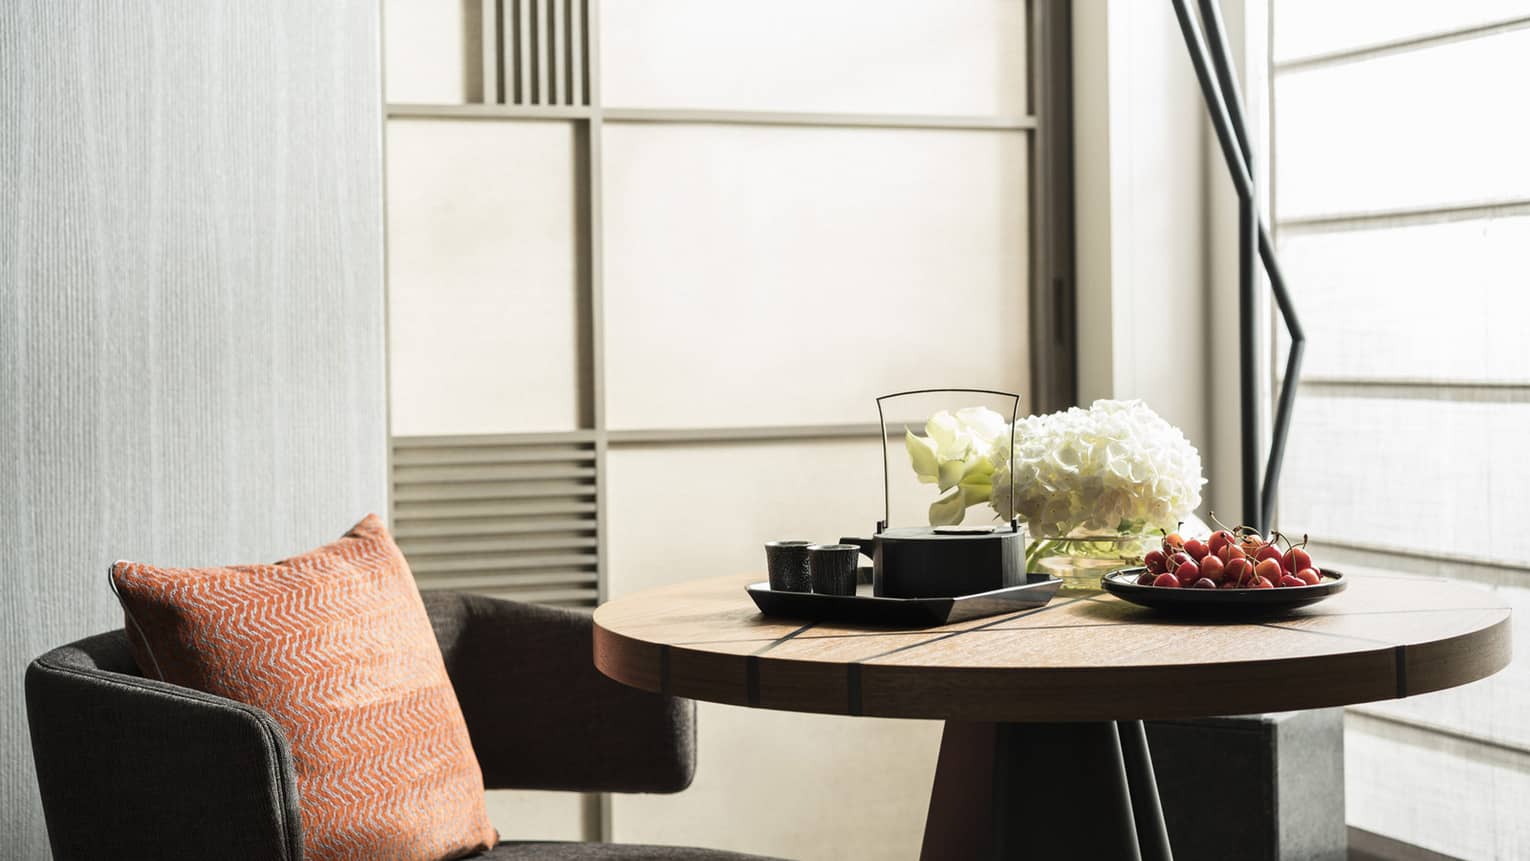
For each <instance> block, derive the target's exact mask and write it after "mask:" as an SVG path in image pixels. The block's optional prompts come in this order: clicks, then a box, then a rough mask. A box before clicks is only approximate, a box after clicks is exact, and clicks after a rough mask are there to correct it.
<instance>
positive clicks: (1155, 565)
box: [1142, 550, 1169, 574]
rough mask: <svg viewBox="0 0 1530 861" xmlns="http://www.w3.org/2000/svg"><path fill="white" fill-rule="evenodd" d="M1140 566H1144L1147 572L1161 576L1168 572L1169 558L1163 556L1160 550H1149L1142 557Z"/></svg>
mask: <svg viewBox="0 0 1530 861" xmlns="http://www.w3.org/2000/svg"><path fill="white" fill-rule="evenodd" d="M1142 564H1143V565H1146V566H1147V570H1149V571H1151V572H1153V573H1154V574H1162V573H1163V572H1165V571H1167V570H1169V567H1168V565H1169V557H1168V556H1165V555H1164V552H1163V551H1162V550H1149V551H1148V552H1147V554H1146V555H1144V556H1143V557H1142Z"/></svg>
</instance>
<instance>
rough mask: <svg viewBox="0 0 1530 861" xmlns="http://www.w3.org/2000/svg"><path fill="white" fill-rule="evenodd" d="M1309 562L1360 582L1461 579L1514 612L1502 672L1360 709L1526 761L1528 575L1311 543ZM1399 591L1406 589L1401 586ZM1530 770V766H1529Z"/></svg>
mask: <svg viewBox="0 0 1530 861" xmlns="http://www.w3.org/2000/svg"><path fill="white" fill-rule="evenodd" d="M1310 546H1311V548H1312V555H1313V558H1314V559H1316V560H1317V561H1318V564H1319V565H1326V566H1328V567H1332V568H1335V569H1338V570H1340V571H1343V572H1344V574H1345V575H1346V576H1351V577H1357V578H1364V577H1371V576H1385V577H1388V578H1398V577H1402V576H1408V575H1418V576H1421V577H1426V578H1427V577H1450V578H1453V579H1462V580H1466V581H1467V582H1470V583H1472V584H1473V585H1475V586H1478V587H1480V588H1483V589H1487V590H1490V591H1491V592H1492V593H1493V594H1494V596H1496V597H1497V598H1498V599H1500V600H1502V601H1504V602H1505V603H1507V604H1508V605H1509V607H1510V608H1511V609H1512V611H1513V616H1512V617H1511V621H1512V624H1513V625H1514V627H1515V628H1516V629H1517V630H1515V631H1514V645H1513V648H1514V654H1513V660H1512V662H1511V663H1510V664H1509V666H1508V667H1506V668H1505V669H1504V670H1503V671H1502V672H1500V673H1498V674H1497V675H1494V676H1490V677H1488V678H1486V679H1483V680H1482V681H1479V682H1473V683H1472V684H1469V685H1464V686H1462V687H1459V688H1450V689H1449V690H1444V691H1436V692H1434V693H1429V694H1421V695H1419V696H1414V697H1409V698H1407V699H1403V700H1385V701H1382V702H1377V703H1367V704H1365V705H1363V706H1359V707H1358V708H1359V710H1360V711H1362V712H1364V713H1366V714H1379V715H1381V716H1383V717H1393V718H1397V719H1399V720H1404V721H1411V722H1415V723H1419V724H1423V725H1428V726H1435V727H1443V728H1445V729H1447V730H1449V731H1450V732H1454V733H1461V734H1466V735H1469V736H1471V737H1473V738H1476V739H1481V740H1483V741H1485V742H1488V743H1490V744H1496V745H1500V746H1508V747H1514V748H1519V749H1521V750H1523V751H1524V755H1525V756H1526V758H1527V760H1530V722H1526V721H1525V720H1524V719H1523V716H1524V715H1526V714H1530V571H1518V570H1514V569H1508V568H1492V567H1488V566H1470V565H1461V564H1459V563H1454V562H1450V561H1436V560H1431V559H1419V558H1411V557H1398V556H1389V555H1387V554H1385V553H1378V552H1372V551H1363V550H1353V549H1350V548H1345V547H1337V546H1333V545H1330V544H1324V543H1322V542H1321V541H1314V542H1313V543H1312V544H1311V545H1310ZM1398 586H1399V588H1405V586H1404V584H1403V583H1399V584H1398ZM1527 764H1530V762H1527Z"/></svg>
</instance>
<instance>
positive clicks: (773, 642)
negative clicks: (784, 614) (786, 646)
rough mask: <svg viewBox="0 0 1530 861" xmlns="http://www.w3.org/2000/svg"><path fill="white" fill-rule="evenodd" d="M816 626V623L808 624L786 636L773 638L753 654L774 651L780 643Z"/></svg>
mask: <svg viewBox="0 0 1530 861" xmlns="http://www.w3.org/2000/svg"><path fill="white" fill-rule="evenodd" d="M816 624H818V623H817V622H809V623H807V624H806V625H803V626H802V627H800V628H798V629H797V630H795V631H792V632H790V633H787V634H782V635H781V636H779V637H777V638H775V639H774V640H771V641H770V642H769V643H766V644H765V645H764V646H761V647H760V649H759V651H757V652H755V654H756V655H763V654H765V653H766V652H768V651H770V650H771V649H774V648H775V647H777V646H779V645H781V644H782V643H784V642H786V641H787V640H790V639H791V638H793V637H795V636H797V635H798V634H800V633H802V632H803V631H806V630H807V629H809V628H811V627H813V626H814V625H816Z"/></svg>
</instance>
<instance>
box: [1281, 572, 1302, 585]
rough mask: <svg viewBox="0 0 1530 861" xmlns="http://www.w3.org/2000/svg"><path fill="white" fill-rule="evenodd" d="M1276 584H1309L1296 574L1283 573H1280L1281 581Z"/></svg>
mask: <svg viewBox="0 0 1530 861" xmlns="http://www.w3.org/2000/svg"><path fill="white" fill-rule="evenodd" d="M1275 585H1277V586H1306V585H1307V581H1306V580H1303V579H1301V578H1300V577H1297V576H1296V575H1295V574H1282V575H1280V582H1279V583H1276V584H1275Z"/></svg>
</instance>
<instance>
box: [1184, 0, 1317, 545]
mask: <svg viewBox="0 0 1530 861" xmlns="http://www.w3.org/2000/svg"><path fill="white" fill-rule="evenodd" d="M1170 2H1172V3H1173V4H1174V15H1175V17H1177V18H1178V19H1179V29H1180V32H1181V33H1183V34H1184V37H1185V49H1186V50H1187V51H1189V53H1190V63H1191V65H1193V66H1194V67H1195V79H1196V81H1197V82H1198V83H1199V84H1200V86H1201V95H1202V97H1204V98H1205V100H1206V110H1207V112H1208V113H1209V114H1210V115H1211V126H1212V128H1213V129H1214V130H1215V131H1216V134H1217V143H1218V144H1219V145H1220V146H1221V149H1222V158H1223V159H1224V160H1225V161H1226V162H1227V171H1228V173H1230V174H1231V175H1232V181H1233V187H1234V189H1235V190H1236V191H1237V193H1238V375H1239V386H1238V388H1239V404H1238V406H1239V416H1240V422H1239V424H1240V427H1241V431H1242V437H1241V441H1240V442H1241V446H1240V449H1241V451H1240V453H1241V459H1242V473H1241V475H1242V484H1243V522H1244V523H1247V524H1249V525H1251V526H1255V527H1257V528H1258V529H1259V531H1260V532H1268V531H1269V527H1270V517H1271V514H1272V513H1273V511H1274V508H1275V500H1276V493H1277V491H1278V489H1279V487H1280V468H1281V463H1282V461H1283V460H1284V459H1285V453H1286V437H1287V435H1289V433H1290V431H1291V410H1292V408H1293V407H1294V406H1295V403H1296V390H1297V380H1298V378H1299V376H1300V374H1301V367H1302V352H1303V350H1304V349H1305V348H1306V343H1307V337H1306V334H1305V333H1304V332H1303V331H1302V326H1301V323H1300V322H1298V321H1297V319H1296V308H1295V307H1294V306H1293V305H1292V303H1291V294H1290V293H1289V292H1288V291H1287V290H1286V279H1285V277H1284V276H1283V275H1282V274H1281V271H1280V263H1279V261H1277V260H1276V259H1275V243H1274V242H1273V241H1272V240H1271V239H1270V230H1269V227H1268V226H1267V225H1266V224H1265V223H1264V219H1263V218H1262V217H1261V216H1260V214H1259V202H1258V199H1257V197H1256V195H1255V193H1256V190H1257V184H1256V183H1255V181H1254V169H1253V166H1254V158H1253V149H1252V148H1251V147H1250V146H1249V141H1248V125H1247V122H1246V121H1245V115H1244V111H1243V97H1242V95H1241V94H1240V92H1239V90H1238V78H1237V76H1236V75H1234V74H1233V69H1232V63H1231V62H1230V61H1229V59H1228V50H1227V30H1226V28H1225V27H1224V26H1223V24H1222V14H1221V11H1220V10H1219V9H1218V8H1217V0H1196V5H1198V6H1199V7H1200V18H1201V24H1200V26H1198V25H1197V24H1196V21H1195V17H1194V16H1193V15H1192V14H1191V12H1190V7H1189V2H1188V0H1170ZM1202 27H1204V29H1205V36H1204V38H1203V37H1202V34H1201V29H1202ZM1208 54H1209V61H1208ZM1213 70H1214V72H1215V78H1213ZM1256 255H1257V256H1258V260H1259V261H1262V262H1263V264H1264V271H1265V274H1266V275H1268V276H1269V279H1270V291H1271V292H1272V293H1274V294H1275V305H1276V307H1278V308H1279V309H1280V316H1281V319H1282V320H1284V321H1285V324H1286V331H1287V332H1288V333H1289V334H1290V336H1291V349H1290V352H1288V353H1287V354H1286V373H1285V378H1284V380H1283V381H1282V383H1281V387H1280V397H1279V398H1278V399H1277V401H1276V406H1275V421H1274V427H1273V428H1272V429H1271V434H1270V451H1269V456H1268V459H1267V460H1265V463H1264V476H1263V479H1262V480H1261V478H1260V475H1259V408H1258V400H1257V399H1258V394H1259V376H1258V366H1257V364H1256V363H1255V361H1254V360H1255V353H1254V348H1255V345H1256V343H1257V339H1256V338H1255V331H1254V324H1255V320H1256V315H1255V313H1254V312H1255V305H1256V303H1257V302H1258V298H1259V297H1258V282H1257V273H1256V272H1255V266H1256V265H1257V264H1256V262H1255V256H1256Z"/></svg>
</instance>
